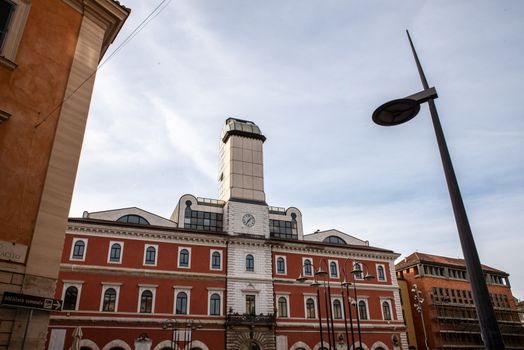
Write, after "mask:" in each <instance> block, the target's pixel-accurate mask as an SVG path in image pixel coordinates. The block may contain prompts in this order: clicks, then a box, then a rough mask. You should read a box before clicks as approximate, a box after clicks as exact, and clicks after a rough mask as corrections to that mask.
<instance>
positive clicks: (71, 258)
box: [69, 237, 89, 261]
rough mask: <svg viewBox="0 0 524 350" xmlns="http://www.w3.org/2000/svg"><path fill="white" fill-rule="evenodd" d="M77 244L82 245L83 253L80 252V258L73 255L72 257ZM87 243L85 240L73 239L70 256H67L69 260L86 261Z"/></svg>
mask: <svg viewBox="0 0 524 350" xmlns="http://www.w3.org/2000/svg"><path fill="white" fill-rule="evenodd" d="M77 242H83V243H84V251H83V252H82V257H81V258H78V257H75V255H74V253H75V246H76V243H77ZM88 243H89V240H88V239H87V238H78V237H75V238H73V242H72V244H71V254H70V256H69V260H73V261H86V255H87V245H88Z"/></svg>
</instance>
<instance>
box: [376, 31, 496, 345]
mask: <svg viewBox="0 0 524 350" xmlns="http://www.w3.org/2000/svg"><path fill="white" fill-rule="evenodd" d="M406 32H407V35H408V39H409V44H410V46H411V50H412V52H413V57H414V58H415V62H416V64H417V69H418V73H419V76H420V80H421V81H422V86H423V87H424V90H422V91H420V92H418V93H416V94H414V95H411V96H408V97H406V98H402V99H397V100H393V101H389V102H386V103H385V104H383V105H382V106H380V107H378V108H377V109H376V110H375V111H374V112H373V116H372V118H373V121H374V122H375V123H376V124H378V125H382V126H393V125H399V124H402V123H405V122H407V121H409V120H411V119H412V118H414V117H415V116H416V115H417V113H418V112H419V110H420V104H422V103H424V102H427V103H428V105H429V111H430V114H431V120H432V122H433V128H434V129H435V136H436V138H437V143H438V148H439V151H440V157H441V160H442V165H443V168H444V173H445V176H446V182H447V185H448V191H449V195H450V198H451V204H452V206H453V213H454V215H455V222H456V224H457V230H458V234H459V238H460V243H461V246H462V252H463V254H464V261H465V263H466V268H467V271H468V274H469V280H470V283H471V291H472V294H473V300H474V302H475V308H476V310H477V315H478V318H479V322H480V329H481V335H482V339H483V340H484V344H485V346H486V349H488V350H503V349H504V348H505V347H504V342H503V340H502V335H501V333H500V329H499V326H498V323H497V319H496V317H495V312H494V310H493V305H492V304H491V301H490V297H489V292H488V287H487V285H486V280H485V278H484V274H483V272H482V267H481V265H480V258H479V256H478V253H477V248H476V246H475V241H474V239H473V234H472V233H471V228H470V226H469V221H468V217H467V214H466V209H465V208H464V203H463V201H462V196H461V194H460V189H459V186H458V182H457V178H456V176H455V171H454V170H453V165H452V163H451V157H450V155H449V151H448V147H447V145H446V140H445V138H444V132H443V131H442V126H441V124H440V119H439V117H438V113H437V107H436V106H435V101H434V99H435V98H437V97H438V96H437V92H436V90H435V88H434V87H432V88H430V87H429V84H428V82H427V80H426V76H425V74H424V71H423V70H422V66H421V64H420V61H419V59H418V56H417V52H416V51H415V46H414V45H413V42H412V41H411V37H410V36H409V32H408V31H406Z"/></svg>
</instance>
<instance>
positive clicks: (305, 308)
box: [304, 295, 318, 320]
mask: <svg viewBox="0 0 524 350" xmlns="http://www.w3.org/2000/svg"><path fill="white" fill-rule="evenodd" d="M309 299H311V300H313V313H314V317H308V305H307V301H308V300H309ZM304 318H305V319H308V320H314V319H318V315H317V298H316V296H314V295H304Z"/></svg>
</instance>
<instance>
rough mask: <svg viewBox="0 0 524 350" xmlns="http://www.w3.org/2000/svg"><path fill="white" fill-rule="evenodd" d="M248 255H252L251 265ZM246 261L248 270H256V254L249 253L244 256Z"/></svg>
mask: <svg viewBox="0 0 524 350" xmlns="http://www.w3.org/2000/svg"><path fill="white" fill-rule="evenodd" d="M248 257H251V259H250V260H251V261H252V262H251V266H249V265H248ZM244 261H245V268H246V272H255V256H254V255H253V254H252V253H247V254H246V256H245V258H244Z"/></svg>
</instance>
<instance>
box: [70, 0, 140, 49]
mask: <svg viewBox="0 0 524 350" xmlns="http://www.w3.org/2000/svg"><path fill="white" fill-rule="evenodd" d="M63 1H64V2H65V3H67V4H68V5H70V6H71V7H73V8H74V9H75V10H77V11H78V12H80V13H82V14H83V15H84V16H86V17H88V18H89V19H91V20H92V21H94V22H95V23H97V24H98V25H99V26H100V27H101V28H102V29H104V40H103V43H102V50H101V54H100V58H102V57H103V56H104V54H105V52H106V50H107V48H108V47H109V45H110V44H111V43H112V42H113V41H114V40H115V38H116V36H117V35H118V33H119V32H120V29H121V28H122V26H123V25H124V22H125V21H126V19H127V17H128V16H129V13H130V12H131V10H130V9H128V8H127V7H125V6H122V5H120V3H118V2H117V1H114V0H63Z"/></svg>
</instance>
